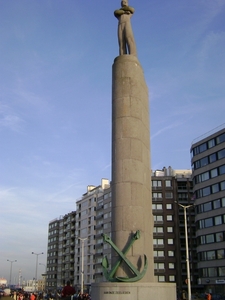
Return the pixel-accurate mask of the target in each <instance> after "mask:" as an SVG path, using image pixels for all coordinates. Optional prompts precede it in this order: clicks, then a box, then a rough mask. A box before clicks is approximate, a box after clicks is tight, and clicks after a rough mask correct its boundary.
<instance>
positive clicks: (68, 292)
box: [62, 281, 76, 300]
mask: <svg viewBox="0 0 225 300" xmlns="http://www.w3.org/2000/svg"><path fill="white" fill-rule="evenodd" d="M74 294H76V291H75V288H74V287H72V286H71V285H70V281H67V283H66V285H65V286H64V288H63V290H62V297H63V298H65V299H66V300H71V296H73V295H74Z"/></svg>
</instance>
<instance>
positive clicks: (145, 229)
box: [92, 0, 176, 300]
mask: <svg viewBox="0 0 225 300" xmlns="http://www.w3.org/2000/svg"><path fill="white" fill-rule="evenodd" d="M133 14H134V8H132V7H130V6H128V1H127V0H123V1H121V8H120V9H118V10H116V11H115V12H114V15H115V17H116V18H117V19H118V41H119V54H120V55H119V56H118V57H116V58H115V60H114V64H113V68H112V69H113V70H112V239H111V238H110V237H109V236H106V235H103V238H104V241H105V242H107V243H109V244H110V245H111V247H112V255H111V258H112V259H111V266H109V264H108V261H107V258H104V259H103V271H104V274H105V277H106V280H107V282H102V283H98V284H93V285H92V299H93V300H118V299H119V300H123V299H124V300H127V299H131V300H138V299H157V300H164V299H165V300H166V299H170V300H175V299H176V289H175V285H174V284H167V283H158V282H156V281H155V278H154V258H153V225H154V224H153V216H152V197H151V171H150V170H151V169H150V129H149V97H148V88H147V86H146V83H145V79H144V73H143V70H142V67H141V65H140V62H139V61H138V58H137V51H136V45H135V40H134V35H133V32H132V27H131V22H130V19H131V17H132V15H133Z"/></svg>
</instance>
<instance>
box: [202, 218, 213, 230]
mask: <svg viewBox="0 0 225 300" xmlns="http://www.w3.org/2000/svg"><path fill="white" fill-rule="evenodd" d="M204 225H205V228H206V227H211V226H213V219H212V218H208V219H205V220H204Z"/></svg>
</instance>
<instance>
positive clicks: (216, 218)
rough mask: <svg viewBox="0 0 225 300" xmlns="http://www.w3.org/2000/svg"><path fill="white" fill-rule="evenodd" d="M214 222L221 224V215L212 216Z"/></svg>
mask: <svg viewBox="0 0 225 300" xmlns="http://www.w3.org/2000/svg"><path fill="white" fill-rule="evenodd" d="M214 223H215V225H221V224H222V216H216V217H214Z"/></svg>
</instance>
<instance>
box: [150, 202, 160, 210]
mask: <svg viewBox="0 0 225 300" xmlns="http://www.w3.org/2000/svg"><path fill="white" fill-rule="evenodd" d="M152 209H154V210H162V204H154V203H153V204H152Z"/></svg>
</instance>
